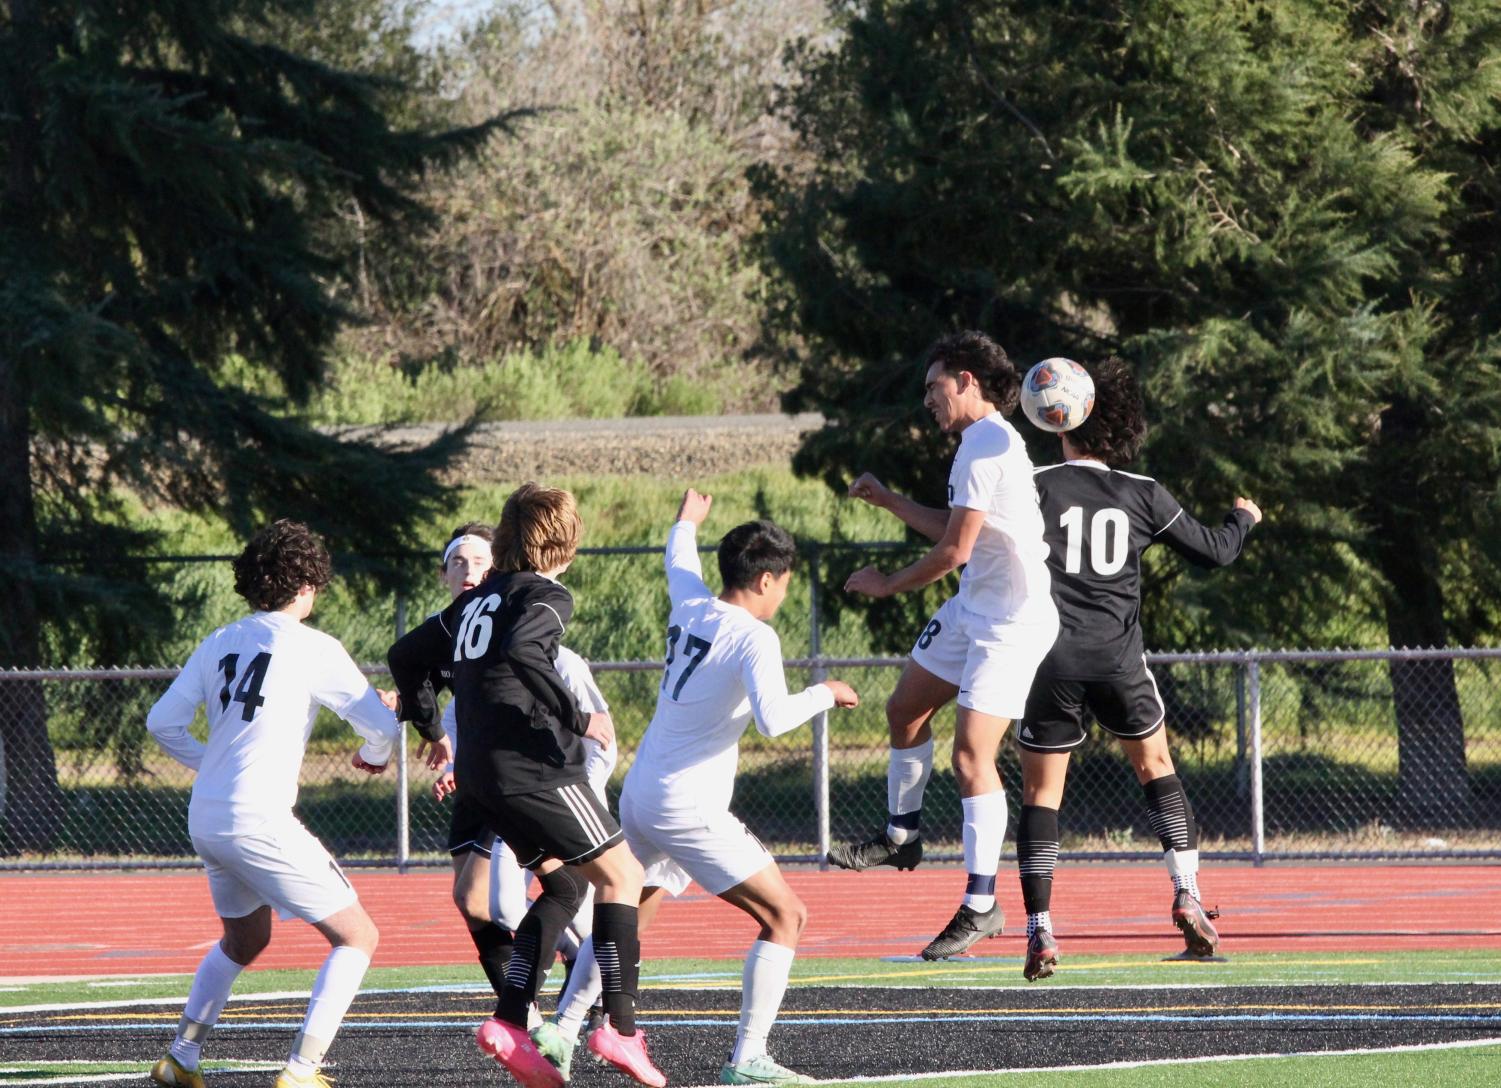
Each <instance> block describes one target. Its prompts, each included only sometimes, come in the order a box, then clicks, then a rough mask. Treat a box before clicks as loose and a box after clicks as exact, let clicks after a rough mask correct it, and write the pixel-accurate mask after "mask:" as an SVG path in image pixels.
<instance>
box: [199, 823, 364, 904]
mask: <svg viewBox="0 0 1501 1088" xmlns="http://www.w3.org/2000/svg"><path fill="white" fill-rule="evenodd" d="M193 849H194V850H196V851H198V856H199V857H201V858H202V859H203V864H204V868H206V869H207V870H208V888H209V893H210V894H211V895H212V896H213V899H214V911H215V912H216V913H217V914H218V915H219V917H221V918H243V917H245V915H247V914H251V913H253V912H254V911H256V910H259V909H260V908H261V907H263V906H267V905H270V906H272V907H275V908H276V912H277V913H278V914H279V915H281V917H282V919H283V920H284V921H285V920H286V919H288V918H301V919H302V920H303V921H304V922H321V921H323V919H325V918H328V917H330V916H331V915H334V914H337V913H338V912H339V911H341V910H343V909H344V908H345V907H348V906H353V905H354V904H355V903H357V902H358V901H359V896H357V895H356V894H355V892H354V887H353V886H352V885H351V884H350V883H349V880H348V879H347V878H346V877H345V876H344V873H343V871H342V870H341V869H340V868H339V864H338V862H336V861H334V859H333V855H332V854H330V853H329V852H328V851H327V850H325V849H324V847H323V844H322V843H321V842H319V841H318V840H317V839H315V838H314V837H313V835H312V832H310V831H308V829H307V828H305V827H303V826H302V824H301V823H300V822H298V821H297V820H295V819H294V820H290V821H288V822H287V823H285V824H277V825H275V826H274V827H270V828H267V829H266V830H264V831H260V832H257V833H256V834H254V835H236V836H234V837H233V838H227V839H199V838H194V839H193Z"/></svg>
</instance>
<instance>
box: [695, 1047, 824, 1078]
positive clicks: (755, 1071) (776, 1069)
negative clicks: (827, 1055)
mask: <svg viewBox="0 0 1501 1088" xmlns="http://www.w3.org/2000/svg"><path fill="white" fill-rule="evenodd" d="M719 1083H720V1084H816V1083H817V1081H815V1080H814V1079H813V1078H812V1077H805V1076H803V1075H802V1074H801V1073H794V1072H793V1071H792V1070H790V1069H788V1068H787V1067H786V1066H781V1065H778V1064H777V1063H776V1062H774V1061H772V1060H771V1055H770V1054H762V1055H761V1056H760V1057H759V1058H747V1059H746V1060H745V1061H743V1062H741V1063H740V1064H739V1065H731V1064H730V1063H729V1062H725V1063H724V1067H723V1068H722V1069H720V1071H719Z"/></svg>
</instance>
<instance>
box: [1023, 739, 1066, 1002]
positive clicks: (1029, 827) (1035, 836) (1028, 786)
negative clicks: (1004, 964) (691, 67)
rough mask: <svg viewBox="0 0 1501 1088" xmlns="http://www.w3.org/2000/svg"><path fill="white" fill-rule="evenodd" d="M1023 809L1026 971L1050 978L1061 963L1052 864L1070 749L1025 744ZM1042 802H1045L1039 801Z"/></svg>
mask: <svg viewBox="0 0 1501 1088" xmlns="http://www.w3.org/2000/svg"><path fill="white" fill-rule="evenodd" d="M1021 765H1022V810H1021V815H1020V817H1019V818H1018V819H1017V821H1016V867H1017V873H1018V875H1019V876H1020V877H1021V888H1022V903H1023V905H1024V906H1025V907H1026V910H1027V957H1026V960H1025V962H1024V963H1023V964H1022V976H1023V977H1024V978H1026V980H1027V981H1028V982H1033V981H1035V980H1037V979H1039V978H1047V977H1048V976H1049V975H1051V974H1052V973H1053V969H1054V967H1055V966H1056V965H1057V963H1058V943H1057V941H1055V940H1054V939H1053V920H1052V913H1051V912H1052V900H1053V870H1054V869H1055V868H1056V867H1057V864H1058V806H1059V804H1060V802H1061V801H1062V798H1063V782H1064V778H1065V776H1066V775H1067V774H1068V753H1067V752H1048V753H1039V752H1029V751H1027V750H1026V749H1022V753H1021ZM1039 802H1041V803H1039Z"/></svg>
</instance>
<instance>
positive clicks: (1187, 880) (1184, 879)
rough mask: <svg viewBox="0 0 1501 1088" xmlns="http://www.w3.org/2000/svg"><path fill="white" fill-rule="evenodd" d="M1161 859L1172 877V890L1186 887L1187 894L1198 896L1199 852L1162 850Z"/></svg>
mask: <svg viewBox="0 0 1501 1088" xmlns="http://www.w3.org/2000/svg"><path fill="white" fill-rule="evenodd" d="M1162 860H1163V862H1164V863H1166V865H1167V872H1168V875H1169V876H1170V877H1172V878H1173V891H1178V890H1179V889H1180V888H1187V889H1188V894H1189V895H1191V896H1193V897H1194V898H1195V899H1198V898H1199V852H1198V851H1197V850H1164V851H1163V852H1162Z"/></svg>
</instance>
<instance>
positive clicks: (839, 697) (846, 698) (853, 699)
mask: <svg viewBox="0 0 1501 1088" xmlns="http://www.w3.org/2000/svg"><path fill="white" fill-rule="evenodd" d="M821 683H822V684H823V686H824V687H826V688H828V689H829V690H830V691H832V692H833V693H834V705H835V706H843V707H851V706H859V705H860V696H859V695H858V694H857V693H856V692H855V689H854V688H852V687H850V686H849V685H848V684H846V683H845V682H844V681H843V680H824V681H821Z"/></svg>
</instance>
